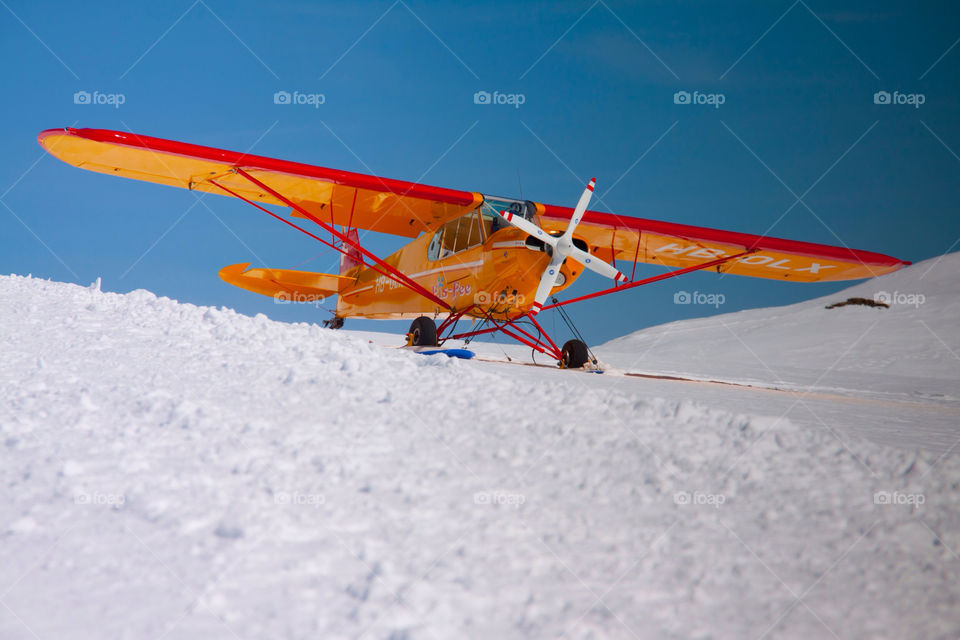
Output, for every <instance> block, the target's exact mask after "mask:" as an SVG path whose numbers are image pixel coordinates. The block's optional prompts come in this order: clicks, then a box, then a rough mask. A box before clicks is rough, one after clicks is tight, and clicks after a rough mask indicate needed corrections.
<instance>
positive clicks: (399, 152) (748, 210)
mask: <svg viewBox="0 0 960 640" xmlns="http://www.w3.org/2000/svg"><path fill="white" fill-rule="evenodd" d="M0 4H2V5H3V6H0V66H2V70H3V79H4V80H3V89H2V91H3V97H4V99H3V101H2V103H0V109H2V110H3V117H2V118H0V127H2V139H3V141H4V144H3V149H4V153H3V154H2V157H0V194H2V195H0V201H2V206H0V273H17V274H28V273H32V274H33V275H35V276H41V277H44V278H51V279H54V280H60V281H70V282H77V283H80V284H84V285H86V284H89V283H90V282H92V281H93V280H95V279H96V278H97V277H102V279H103V288H104V289H105V290H111V291H121V292H124V291H130V290H133V289H139V288H144V289H149V290H151V291H153V292H155V293H157V294H159V295H165V296H169V297H171V298H175V299H177V300H181V301H184V302H191V303H195V304H203V305H226V306H229V307H233V308H235V309H237V310H239V311H241V312H243V313H248V314H254V313H265V314H267V315H268V316H270V317H273V318H276V319H282V320H297V321H311V322H312V321H319V320H321V319H324V318H326V317H328V316H329V314H327V313H326V312H324V311H322V310H317V309H315V308H314V307H311V306H290V305H286V306H284V305H276V304H274V303H273V301H272V300H271V299H269V298H265V297H261V296H257V295H254V294H250V293H247V292H244V291H242V290H239V289H235V288H233V287H230V286H229V285H226V284H225V283H223V282H222V281H220V280H219V278H218V277H217V271H218V270H219V268H220V267H222V266H224V265H227V264H232V263H235V262H241V261H251V262H253V263H255V264H264V263H265V264H267V265H268V266H272V267H287V268H301V269H311V270H316V271H330V270H333V271H335V270H336V267H335V256H333V255H331V253H330V252H329V251H326V250H324V248H323V247H322V246H319V245H316V244H315V243H313V242H312V241H310V240H309V239H306V238H302V237H298V234H296V233H295V232H292V231H291V230H289V229H287V228H285V227H284V226H283V225H280V224H279V223H277V222H276V221H274V220H272V219H270V218H268V217H267V216H265V215H264V214H261V213H258V212H257V211H255V210H254V209H252V208H250V207H248V206H246V205H244V204H243V203H239V202H235V201H233V200H231V199H228V198H223V197H217V196H213V195H209V196H206V197H204V198H203V201H202V203H199V204H198V203H197V198H196V197H195V195H194V194H191V193H189V192H186V191H182V190H177V189H170V188H165V187H161V186H158V185H152V184H147V183H139V182H135V181H129V180H122V179H116V178H112V177H109V176H103V175H99V174H93V173H90V172H85V171H81V170H77V169H74V168H71V167H69V166H67V165H65V164H63V163H61V162H60V161H58V160H56V159H54V158H51V157H49V156H47V157H44V156H43V153H42V149H41V148H40V147H39V146H38V145H37V143H36V134H37V132H39V131H40V130H42V129H47V128H53V127H62V126H69V125H73V126H78V127H97V128H109V129H119V130H131V131H134V132H137V133H142V134H147V135H153V136H159V137H165V138H171V139H175V140H184V141H188V142H194V143H199V144H206V145H210V146H215V147H221V148H226V149H233V150H238V151H247V150H250V151H251V152H253V153H257V154H260V155H267V156H273V157H279V158H285V159H290V160H296V161H301V162H307V163H311V164H317V165H322V166H328V167H336V168H342V169H348V170H352V171H359V172H365V173H371V172H372V173H375V174H377V175H381V176H385V177H391V178H399V179H407V180H419V181H421V182H424V183H427V184H435V185H439V186H447V187H453V188H461V189H467V190H475V191H480V192H483V193H487V194H494V195H501V196H511V197H518V196H519V195H520V186H519V185H520V184H522V189H523V197H525V198H529V199H533V200H538V201H541V202H548V203H552V204H565V205H569V206H572V205H573V204H574V203H575V201H576V199H577V197H578V196H579V194H580V192H581V191H582V189H583V184H584V183H585V182H586V180H587V179H588V178H589V177H591V176H596V177H597V180H598V186H597V194H598V196H599V198H595V200H594V203H593V205H594V206H593V208H596V209H599V210H606V211H613V212H615V213H618V214H622V215H634V216H639V217H647V218H656V219H663V220H670V221H675V222H682V223H688V224H698V225H704V226H710V227H717V228H723V229H730V230H736V231H744V232H753V233H765V232H767V233H769V234H770V235H774V236H779V237H785V238H791V239H797V240H806V241H812V242H823V243H828V244H846V245H848V246H850V247H853V248H859V249H867V250H872V251H878V252H882V253H887V254H891V255H894V256H896V257H899V258H903V259H907V260H912V261H919V260H923V259H926V258H930V257H934V256H937V255H941V254H943V253H944V252H947V251H950V250H954V251H955V250H957V249H958V248H960V244H958V240H960V216H958V215H957V214H958V211H957V204H956V203H957V202H958V200H960V180H958V179H957V178H958V176H960V158H958V155H957V154H958V153H960V121H958V118H957V113H958V107H960V104H958V98H960V92H958V83H960V73H958V69H960V46H956V45H957V40H958V38H960V26H958V25H960V21H958V20H957V17H958V11H957V9H956V7H955V5H954V3H950V2H924V3H922V4H921V3H907V2H848V3H837V2H829V3H828V2H817V1H813V0H807V1H796V2H793V1H792V0H788V1H783V2H779V1H778V2H771V1H769V0H766V1H763V2H710V3H705V2H704V3H700V2H642V3H638V2H614V1H609V0H608V1H606V2H592V1H585V2H544V3H516V2H509V3H500V2H489V3H478V4H475V5H466V4H464V3H456V2H449V3H441V2H418V1H414V0H410V1H406V2H350V3H319V2H318V3H301V2H276V3H262V2H229V3H228V2H219V1H216V0H203V1H199V0H198V1H197V2H192V0H186V1H184V2H165V3H143V5H142V6H140V5H139V3H128V2H98V3H66V2H64V3H33V2H16V1H13V0H3V2H2V3H0ZM280 90H286V91H291V92H292V91H300V92H301V93H311V94H312V93H317V94H323V96H324V103H323V104H322V105H320V106H319V107H317V108H314V107H313V106H310V105H277V104H274V101H273V95H274V93H275V92H277V91H280ZM77 91H88V92H90V93H93V92H94V91H97V92H99V93H100V94H120V95H122V96H123V100H124V103H123V104H122V105H120V106H119V107H118V108H117V107H114V106H112V105H109V104H103V105H95V104H75V103H74V94H75V93H76V92H77ZM478 91H489V92H493V91H498V92H500V93H503V94H522V95H523V99H524V103H523V104H522V105H521V106H520V107H519V108H515V107H514V106H511V105H489V104H488V105H478V104H475V103H474V99H473V98H474V94H475V93H476V92H478ZM678 91H687V92H690V93H691V94H692V93H693V92H695V91H696V92H699V94H700V95H716V94H721V95H722V96H723V104H722V105H720V106H719V108H715V107H714V106H711V105H707V104H704V105H697V104H676V103H675V101H674V94H675V93H676V92H678ZM878 91H888V92H890V93H891V94H893V92H894V91H897V92H899V93H898V94H897V95H900V96H909V95H922V97H923V98H922V99H923V104H922V105H920V106H919V107H915V106H913V105H910V104H875V101H874V95H875V93H876V92H878ZM904 99H905V98H904ZM518 177H519V179H518ZM798 199H799V200H800V201H799V202H798ZM208 207H209V208H208ZM364 243H365V244H366V246H368V248H370V249H372V250H374V251H376V252H378V253H381V254H386V253H389V252H390V251H392V250H394V249H396V248H398V247H399V246H401V245H402V244H403V240H402V239H397V238H391V237H385V236H379V237H378V236H376V234H368V235H366V236H364ZM656 272H657V271H656V270H655V269H654V268H653V267H647V266H643V265H641V266H640V267H638V269H637V273H638V275H652V274H653V273H656ZM606 285H607V283H606V282H605V281H603V280H602V279H600V278H599V277H598V276H595V275H593V274H587V275H585V276H584V277H583V278H581V279H580V280H579V281H578V283H577V284H576V285H575V286H574V287H573V288H571V289H570V290H568V291H569V295H577V294H580V293H585V292H588V291H591V290H595V289H597V288H599V287H601V286H606ZM843 286H845V285H844V284H842V283H840V284H824V285H802V284H795V283H789V284H788V283H780V282H768V281H764V280H757V279H750V278H738V277H728V278H723V279H718V278H717V276H715V275H711V274H694V275H692V276H685V277H683V278H681V279H677V280H668V281H665V282H661V283H658V284H655V285H652V286H649V287H641V288H640V289H635V290H633V291H631V292H629V293H624V294H618V295H616V296H609V297H607V298H605V299H601V300H596V301H591V302H587V303H582V304H578V305H573V306H571V307H568V309H570V311H571V313H572V315H573V317H574V319H575V320H576V321H577V323H578V324H579V325H580V328H581V330H582V331H583V332H584V333H585V334H586V336H587V338H588V340H589V341H590V342H594V343H598V342H601V341H604V340H607V339H610V338H613V337H615V336H618V335H622V334H625V333H628V332H630V331H633V330H636V329H639V328H642V327H645V326H649V325H652V324H659V323H662V322H667V321H671V320H676V319H680V318H686V317H693V316H699V315H709V314H713V313H718V312H727V311H734V310H737V309H743V308H750V307H758V306H768V305H773V304H787V303H791V302H796V301H800V300H804V299H809V298H813V297H817V296H820V295H825V294H827V293H830V292H833V291H837V290H839V289H841V288H843ZM680 290H685V291H690V292H693V291H699V292H703V293H719V294H723V296H724V298H725V303H724V305H723V306H722V307H720V308H719V309H716V308H714V307H713V306H696V305H676V304H674V303H673V300H674V294H675V293H676V292H677V291H680ZM554 323H555V320H554V319H553V318H552V315H551V316H548V317H547V318H546V326H547V327H548V328H550V327H552V326H554ZM406 325H407V323H405V322H404V323H383V322H378V323H374V322H364V321H350V322H349V324H348V326H350V327H354V328H366V329H377V330H385V331H395V332H397V333H402V332H403V331H405V330H406ZM557 326H558V337H559V338H561V339H564V338H565V337H566V336H565V331H564V330H563V329H561V328H560V325H559V324H558V325H557Z"/></svg>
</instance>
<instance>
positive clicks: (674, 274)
mask: <svg viewBox="0 0 960 640" xmlns="http://www.w3.org/2000/svg"><path fill="white" fill-rule="evenodd" d="M756 251H757V250H756V249H748V250H746V251H744V252H742V253H737V254H734V255H732V256H725V257H723V258H717V259H716V260H711V261H709V262H704V263H702V264H695V265H692V266H689V267H684V268H683V269H674V270H673V271H668V272H666V273H661V274H658V275H655V276H651V277H649V278H644V279H643V280H636V281H634V282H628V283H627V284H624V285H621V286H619V287H610V288H609V289H603V290H601V291H595V292H593V293H588V294H586V295H583V296H580V297H578V298H571V299H569V300H563V301H562V302H555V303H553V304H549V305H547V306H545V307H544V308H543V309H542V310H543V311H546V310H547V309H553V308H554V307H562V306H564V305H567V304H571V303H573V302H580V301H581V300H589V299H590V298H598V297H600V296H605V295H607V294H608V293H616V292H617V291H626V290H627V289H633V288H634V287H639V286H640V285H644V284H650V283H651V282H658V281H660V280H666V279H667V278H675V277H677V276H682V275H683V274H685V273H690V272H691V271H699V270H700V269H709V268H710V267H715V266H717V265H721V264H723V263H725V262H730V261H731V260H736V259H737V258H742V257H743V256H746V255H750V254H751V253H755V252H756Z"/></svg>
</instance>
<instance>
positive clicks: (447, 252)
mask: <svg viewBox="0 0 960 640" xmlns="http://www.w3.org/2000/svg"><path fill="white" fill-rule="evenodd" d="M481 220H482V218H481V217H480V216H479V215H478V214H477V213H474V212H471V213H468V214H467V215H464V216H460V217H459V218H455V219H453V220H451V221H449V222H448V223H446V224H445V225H443V226H442V227H440V228H439V229H438V230H437V231H436V233H434V234H433V238H431V239H430V245H429V246H428V248H427V259H428V260H443V259H444V258H446V257H448V256H452V255H453V254H455V253H460V252H461V251H465V250H467V249H470V248H471V247H476V246H478V245H481V244H483V238H484V234H483V231H482V229H481V226H480V225H481Z"/></svg>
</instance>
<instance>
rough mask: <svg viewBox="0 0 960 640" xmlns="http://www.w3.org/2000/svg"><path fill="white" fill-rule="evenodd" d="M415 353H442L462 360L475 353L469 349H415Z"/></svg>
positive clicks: (428, 354)
mask: <svg viewBox="0 0 960 640" xmlns="http://www.w3.org/2000/svg"><path fill="white" fill-rule="evenodd" d="M417 353H419V354H421V355H424V356H432V355H435V354H437V353H442V354H443V355H445V356H448V357H450V358H463V359H464V360H469V359H470V358H472V357H473V356H475V355H477V354H475V353H474V352H473V351H470V350H469V349H428V350H427V351H417Z"/></svg>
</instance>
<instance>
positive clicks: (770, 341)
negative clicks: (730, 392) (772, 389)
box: [597, 253, 960, 402]
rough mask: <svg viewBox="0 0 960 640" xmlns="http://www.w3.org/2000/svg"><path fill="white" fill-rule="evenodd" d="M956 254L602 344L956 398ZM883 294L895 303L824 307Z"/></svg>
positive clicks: (650, 360) (753, 371) (814, 384)
mask: <svg viewBox="0 0 960 640" xmlns="http://www.w3.org/2000/svg"><path fill="white" fill-rule="evenodd" d="M958 276H960V253H953V254H948V255H946V256H943V257H942V258H934V259H931V260H926V261H924V262H921V263H918V264H915V265H912V266H910V267H907V268H905V269H902V270H900V271H897V272H894V273H891V274H888V275H886V276H882V277H880V278H875V279H873V280H868V281H865V282H862V283H860V284H857V285H855V286H853V287H850V288H849V289H846V290H844V291H841V292H839V293H837V294H834V295H830V296H827V297H824V298H820V299H816V300H810V301H807V302H801V303H798V304H794V305H790V306H786V307H772V308H768V309H754V310H748V311H740V312H738V313H731V314H723V315H715V316H711V317H707V318H701V319H697V320H684V321H681V322H674V323H670V324H665V325H661V326H658V327H653V328H650V329H645V330H642V331H638V332H636V333H633V334H630V335H628V336H624V337H622V338H618V339H616V340H612V341H610V342H608V343H606V344H604V345H602V346H600V347H598V348H597V353H598V354H602V356H603V358H604V360H606V361H608V362H609V363H611V364H612V365H613V366H616V367H618V368H621V369H625V370H628V371H638V370H640V371H652V372H660V373H675V374H682V375H691V374H692V375H695V376H699V377H704V378H712V379H721V380H733V381H738V382H747V383H751V384H760V385H765V386H771V384H772V385H773V386H778V387H781V388H792V389H808V390H809V389H825V390H830V391H831V392H838V391H847V392H850V393H854V394H860V395H872V396H875V397H880V396H888V397H912V398H921V399H932V400H943V401H948V402H960V321H958V320H960V277H958ZM852 297H862V298H869V299H873V298H877V299H881V300H887V301H888V302H890V303H891V306H890V308H888V309H882V308H871V307H865V306H844V307H839V308H834V309H826V308H825V307H826V306H827V305H829V304H833V303H835V302H841V301H844V300H846V299H847V298H852Z"/></svg>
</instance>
